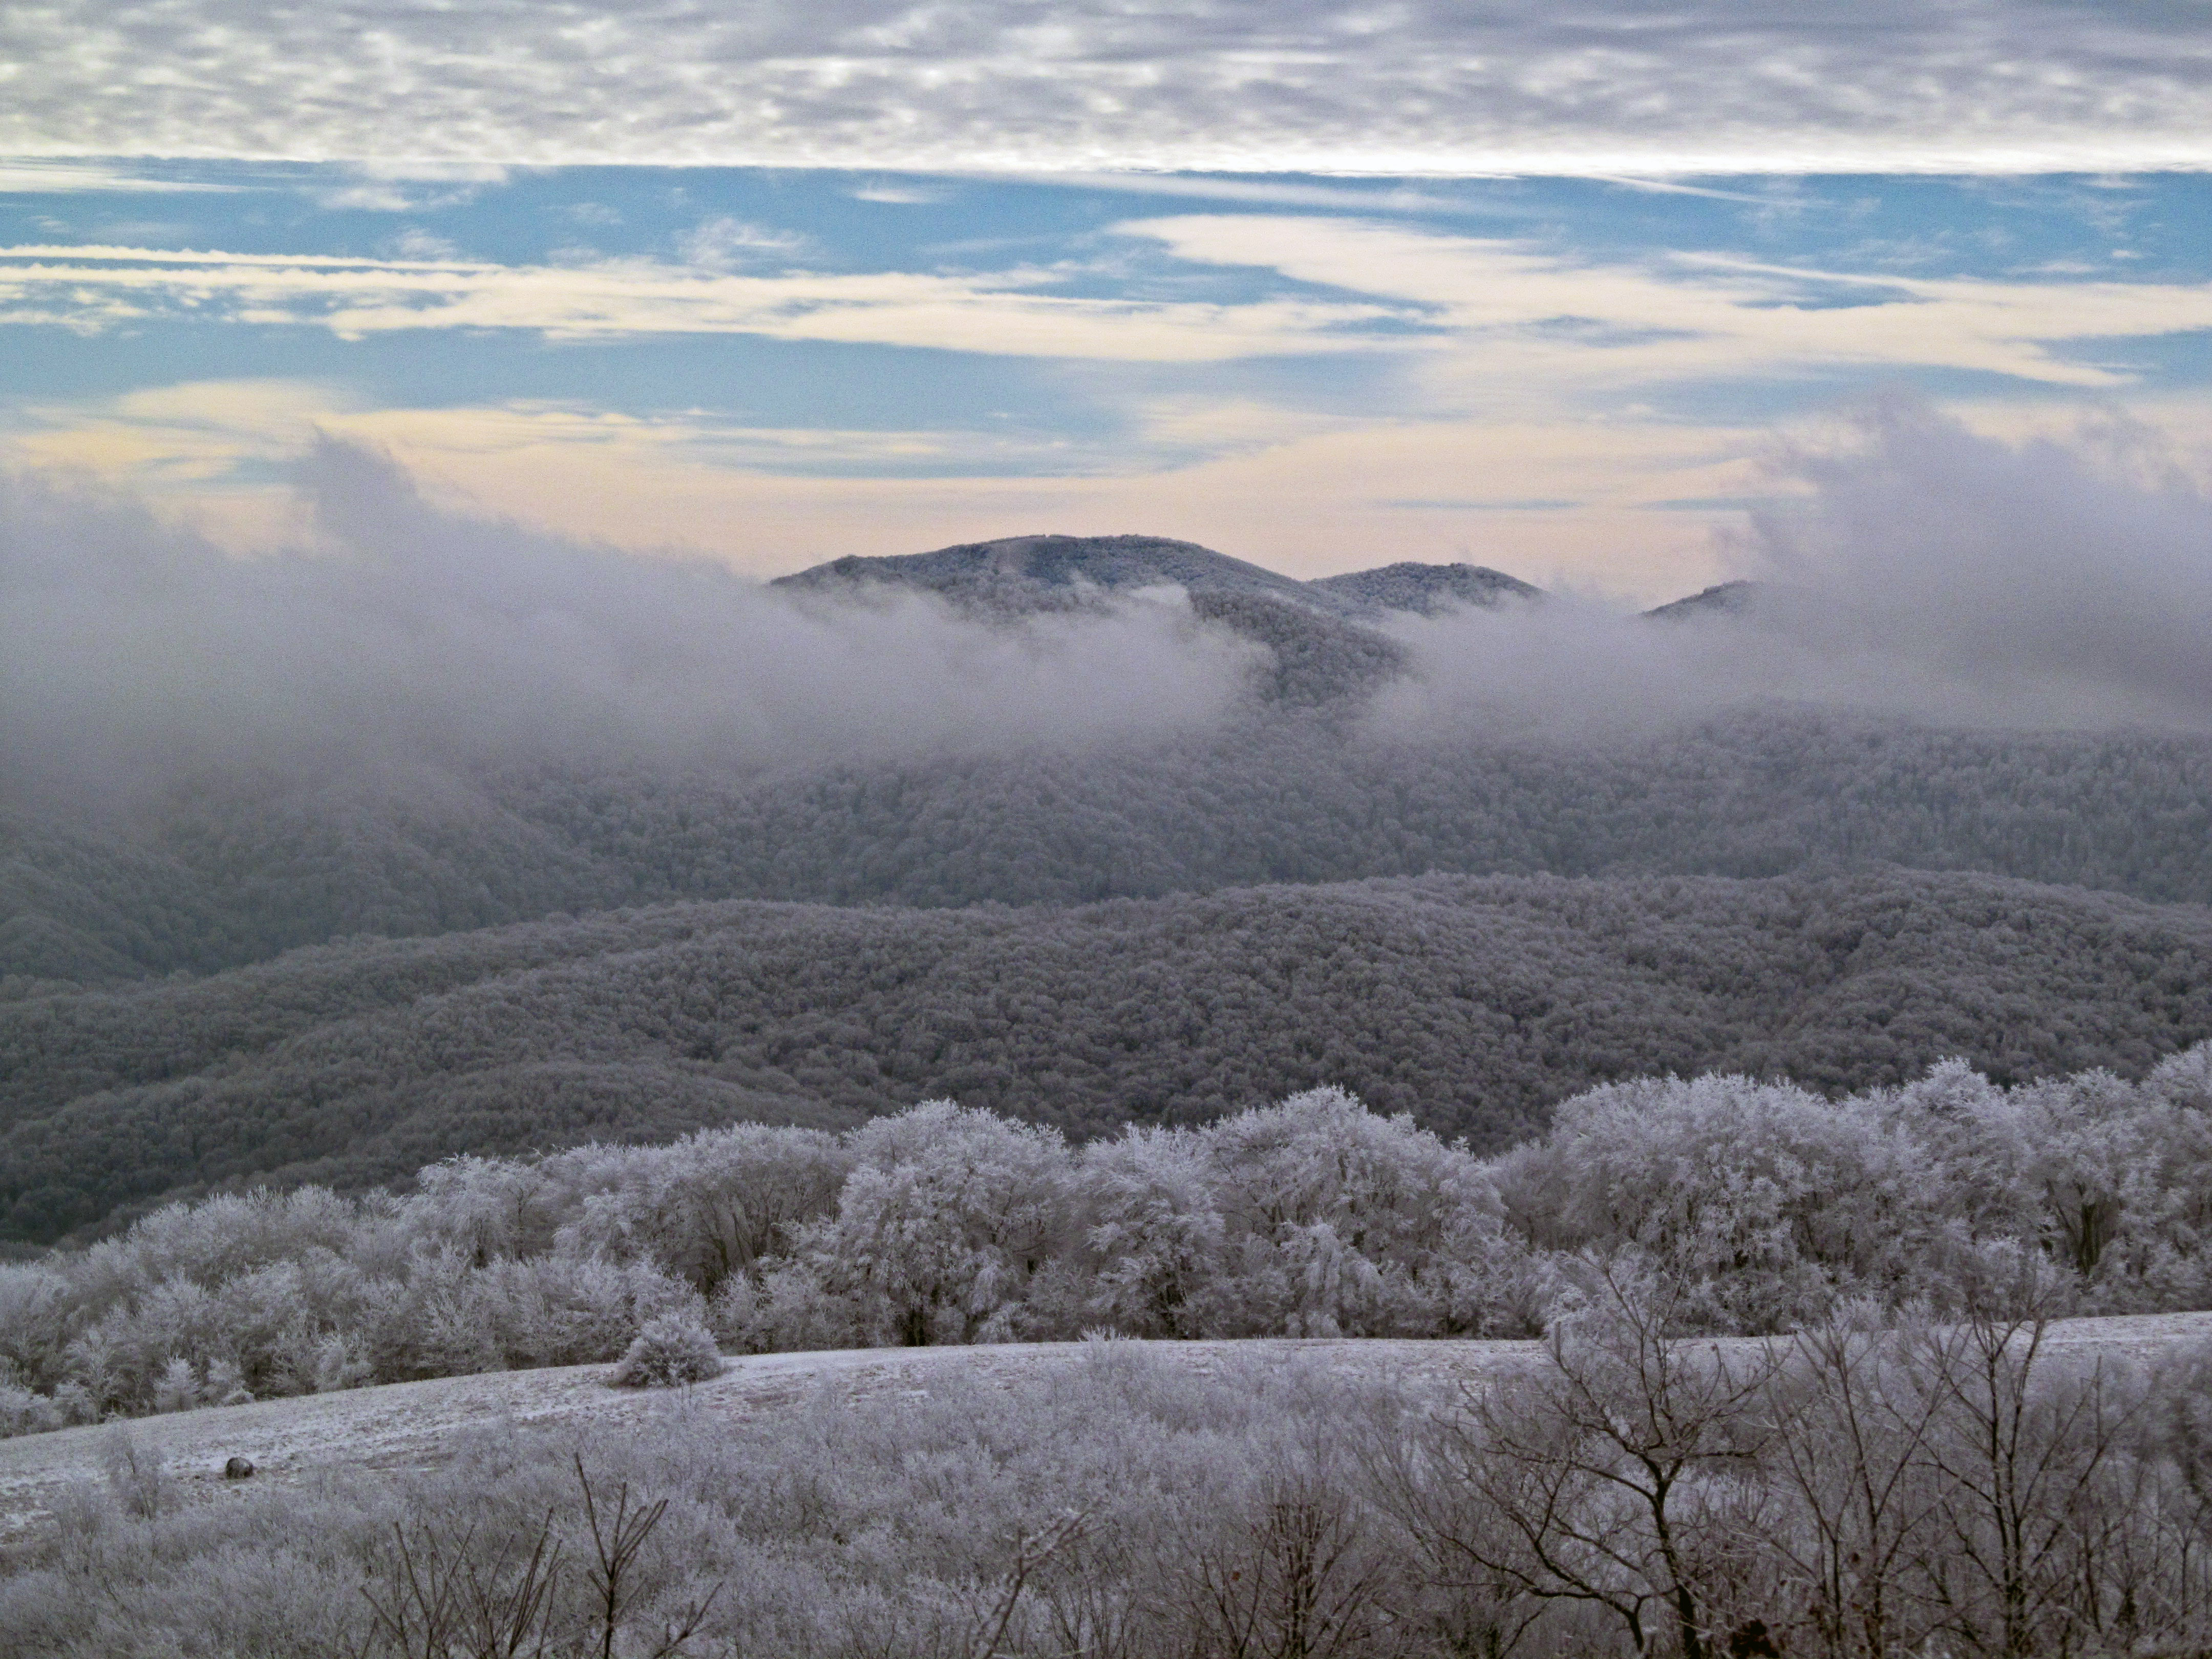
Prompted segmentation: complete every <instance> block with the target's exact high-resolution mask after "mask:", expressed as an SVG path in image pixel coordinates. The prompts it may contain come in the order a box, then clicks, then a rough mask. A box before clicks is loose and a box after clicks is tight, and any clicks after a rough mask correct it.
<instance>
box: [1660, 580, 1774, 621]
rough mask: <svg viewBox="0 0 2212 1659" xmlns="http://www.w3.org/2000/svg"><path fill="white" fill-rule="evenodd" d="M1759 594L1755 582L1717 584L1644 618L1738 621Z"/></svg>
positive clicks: (1676, 600)
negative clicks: (1736, 619)
mask: <svg viewBox="0 0 2212 1659" xmlns="http://www.w3.org/2000/svg"><path fill="white" fill-rule="evenodd" d="M1759 592H1760V587H1759V583H1757V582H1746V581H1735V582H1717V583H1716V584H1715V585H1714V586H1711V587H1708V588H1705V589H1703V590H1701V591H1700V592H1695V593H1692V594H1691V595H1690V596H1689V598H1687V599H1674V600H1671V601H1669V602H1668V603H1667V604H1665V605H1657V606H1655V607H1653V608H1652V609H1651V610H1650V611H1645V612H1644V616H1645V617H1648V618H1650V619H1651V620H1654V621H1657V622H1694V621H1696V620H1697V619H1698V618H1699V617H1740V616H1741V615H1742V614H1743V613H1744V612H1745V611H1748V610H1750V609H1751V607H1752V606H1753V604H1755V603H1756V602H1757V601H1758V599H1759Z"/></svg>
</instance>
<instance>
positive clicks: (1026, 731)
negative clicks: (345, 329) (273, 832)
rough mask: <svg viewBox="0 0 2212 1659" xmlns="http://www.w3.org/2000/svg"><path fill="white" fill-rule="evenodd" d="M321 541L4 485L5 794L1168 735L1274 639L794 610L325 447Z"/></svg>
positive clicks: (1143, 624) (311, 500) (1150, 599)
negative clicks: (225, 542) (260, 534)
mask: <svg viewBox="0 0 2212 1659" xmlns="http://www.w3.org/2000/svg"><path fill="white" fill-rule="evenodd" d="M297 488H298V492H299V497H300V502H301V507H302V509H303V511H302V514H301V517H302V520H303V521H304V522H306V523H307V524H310V525H311V526H312V531H311V533H308V534H307V535H304V536H303V537H302V538H301V541H302V545H301V546H300V547H299V548H297V549H295V550H290V551H287V552H284V553H281V554H277V555H272V556H262V557H254V558H241V557H237V556H229V555H227V554H225V553H223V552H222V551H220V550H216V548H214V547H212V546H210V544H207V543H206V542H204V540H202V539H200V538H197V537H195V536H193V535H191V534H190V533H187V532H181V531H178V530H175V529H172V528H169V527H167V526H164V525H162V524H161V523H160V522H159V521H157V520H155V518H154V517H153V516H152V515H151V514H149V513H148V512H147V511H146V510H145V509H144V508H143V507H142V506H139V505H137V504H136V503H134V502H132V501H130V500H128V499H126V498H123V497H119V496H114V495H98V494H94V493H92V492H89V491H88V490H87V489H82V488H68V487H63V486H58V485H57V484H55V483H52V482H50V481H47V480H43V479H40V478H39V477H32V476H25V475H17V476H15V477H9V478H4V479H0V617H4V624H0V630H4V631H3V634H0V637H3V638H4V643H0V788H4V790H5V791H6V793H7V795H8V797H9V799H11V800H12V801H13V802H15V804H17V805H21V804H23V803H25V802H29V801H57V800H59V801H67V802H70V803H83V802H85V801H87V800H88V799H90V800H94V801H105V802H111V803H112V802H115V801H118V800H129V799H144V798H145V796H146V795H147V793H148V792H149V790H154V789H158V788H161V787H167V786H169V785H173V784H176V783H179V782H193V781H201V780H204V779H208V778H213V777H232V778H235V777H238V776H240V775H261V776H267V777H282V778H285V779H289V780H292V781H300V780H302V779H309V780H313V779H330V778H337V777H341V776H350V777H354V778H356V779H358V778H360V777H362V776H367V775H386V776H390V775H404V774H406V773H409V772H410V771H420V770H421V769H433V770H443V769H448V768H454V767H461V766H467V765H471V764H479V763H488V762H489V763H501V762H528V761H541V760H549V759H550V760H556V761H564V762H573V763H594V762H604V761H611V760H619V761H622V762H624V763H640V764H647V765H653V764H665V765H671V766H690V765H714V766H723V767H728V766H736V767H745V766H755V765H777V764H793V763H823V764H828V763H838V762H848V761H866V760H873V759H881V758H888V757H909V758H910V757H917V756H927V755H929V754H931V753H937V752H945V753H957V752H963V751H972V750H978V749H993V750H1003V749H1007V748H1015V747H1019V746H1022V745H1024V744H1051V745H1054V746H1059V747H1066V746H1068V745H1071V744H1084V743H1087V742H1092V741H1097V740H1102V739H1127V738H1158V737H1164V736H1168V735H1170V734H1173V733H1176V732H1186V731H1189V730H1192V729H1195V728H1203V727H1206V726H1210V725H1212V723H1215V722H1217V721H1218V720H1220V719H1222V718H1223V716H1224V715H1225V713H1226V711H1227V710H1229V708H1231V706H1232V704H1233V703H1234V702H1235V701H1236V699H1237V696H1239V695H1240V693H1241V691H1242V689H1243V685H1244V683H1245V680H1246V678H1248V671H1249V667H1250V665H1251V664H1252V662H1253V660H1254V656H1255V648H1254V647H1251V646H1249V645H1248V644H1245V643H1243V642H1240V641H1236V640H1234V639H1232V638H1231V637H1229V636H1228V635H1224V634H1222V633H1221V632H1219V631H1218V630H1216V629H1207V628H1205V627H1202V626H1200V625H1199V624H1198V623H1196V622H1195V620H1194V618H1193V617H1192V616H1191V614H1190V611H1189V608H1188V605H1187V604H1185V603H1184V602H1183V601H1182V598H1181V596H1180V595H1179V594H1176V593H1167V594H1148V595H1143V596H1139V598H1137V599H1133V600H1131V601H1130V602H1127V603H1125V604H1123V605H1120V606H1118V607H1116V608H1115V609H1114V610H1113V611H1110V612H1109V613H1107V614H1102V615H1088V614H1086V615H1079V616H1048V617H1035V618H1030V619H1027V620H1025V621H1024V622H1022V623H1019V624H1017V625H1007V624H1004V623H1000V624H998V625H990V624H987V623H981V622H979V621H975V620H973V619H969V618H966V617H962V616H960V615H958V614H956V613H955V612H953V611H951V610H949V609H948V608H946V607H945V606H944V605H941V604H939V603H938V602H936V601H935V600H934V599H929V598H927V597H924V596H921V595H904V596H900V595H892V594H885V595H883V596H881V597H880V598H879V599H878V600H876V601H873V602H871V603H868V604H864V605H827V604H823V603H821V602H818V601H817V602H813V603H808V602H806V601H803V600H797V599H790V598H787V597H786V596H784V595H782V594H781V593H778V592H775V591H773V590H770V589H768V588H766V587H763V586H761V585H760V584H758V583H757V582H754V581H751V580H747V579H745V578H743V577H740V576H738V575H737V574H733V573H732V572H730V571H728V570H726V569H725V568H721V567H719V566H716V565H713V564H709V563H706V562H700V561H696V560H685V559H681V558H676V557H666V558H652V557H642V556H634V555H628V554H623V553H618V552H616V551H613V550H607V549H602V548H595V547H591V546H587V545H582V544H577V543H574V542H572V541H568V540H564V539H562V538H558V537H556V536H552V535H549V534H545V533H542V532H533V531H531V530H529V529H526V528H524V527H521V526H517V525H514V524H512V523H507V522H500V521H495V520H484V519H477V518H471V517H467V516H465V515H462V514H458V513H451V512H447V511H444V510H441V509H440V508H438V507H434V506H433V505H431V504H430V503H429V502H428V501H425V500H424V499H423V498H422V495H420V493H419V492H418V491H417V490H416V489H415V487H414V486H413V484H412V483H411V482H410V480H409V478H408V477H406V475H405V474H404V472H402V471H400V470H399V469H398V467H397V466H396V465H394V464H392V462H391V461H390V460H388V459H385V458H383V457H381V456H380V455H377V454H375V453H370V452H368V451H365V450H362V449H360V448H356V447H350V446H348V445H345V444H343V443H340V442H337V441H324V442H322V443H321V444H319V446H318V447H317V448H316V449H315V450H314V451H313V453H311V454H310V455H309V456H308V457H307V458H306V459H305V460H304V462H303V463H302V464H301V467H300V470H299V475H298V479H297Z"/></svg>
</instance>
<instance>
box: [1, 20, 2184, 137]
mask: <svg viewBox="0 0 2212 1659" xmlns="http://www.w3.org/2000/svg"><path fill="white" fill-rule="evenodd" d="M0 64H4V65H9V66H11V70H12V72H9V70H0V87H4V88H5V91H6V96H5V98H4V99H0V154H9V153H12V154H16V155H48V156H54V155H78V156H97V155H166V156H201V157H206V156H239V157H265V158H289V159H300V160H346V159H356V160H362V159H381V160H385V161H391V160H393V159H410V158H411V159H416V160H420V161H438V160H447V161H452V160H462V161H476V162H483V161H494V162H504V163H522V164H557V163H586V162H588V163H606V162H642V163H677V164H688V165H759V166H771V167H813V166H838V167H910V168H915V169H924V170H927V169H965V168H994V169H1004V170H1019V171H1030V172H1033V171H1036V170H1039V169H1048V170H1076V171H1081V170H1093V169H1099V168H1128V167H1139V168H1154V167H1160V168H1197V169H1218V170H1225V171H1250V172H1276V171H1295V172H1332V171H1337V172H1372V173H1398V174H1406V173H1461V174H1464V173H1485V172H1497V171H1504V172H1544V173H1581V174H1599V175H1602V174H1607V173H1725V172H1745V173H1765V172H1774V173H1804V172H1899V171H1906V172H1998V173H2034V172H2048V171H2054V170H2073V171H2107V170H2139V169H2149V168H2160V167H2192V168H2193V167H2205V166H2206V165H2208V163H2212V30H2208V28H2207V26H2206V19H2205V14H2204V10H2203V7H2202V6H2201V5H2199V4H2196V3H2192V0H2145V3H2136V4H2130V5H2127V6H2124V7H2122V6H2112V5H2108V4H2099V3H2095V0H1937V3H1930V0H1690V3H1686V4H1681V5H1675V6H1668V7H1665V8H1656V7H1646V6H1623V5H1620V4H1614V3H1596V0H1582V3H1566V4H1558V3H1549V0H1547V3H1541V4H1540V3H1537V0H1492V3H1487V4H1483V5H1480V6H1475V5H1468V4H1462V3H1455V0H1407V3H1398V4H1392V5H1387V6H1376V5H1372V4H1367V3H1347V0H1217V3H1212V4H1203V5H1194V6H1158V5H1155V4H1152V3H1148V0H1110V3H1095V0H1094V3H1089V4H1085V5H1080V6H1061V5H1053V6H1045V5H1041V4H1037V3H1036V0H978V3H975V4H970V5H963V6H958V7H948V6H942V5H935V4H918V3H902V0H823V3H812V4H807V5H803V6H802V5H799V4H796V3H791V0H777V3H767V4H755V5H744V6H728V5H716V4H711V3H708V0H655V3H652V4H647V3H643V0H576V3H568V4H561V5H546V4H542V3H538V0H483V3H475V4H471V5H469V6H466V7H462V8H453V7H438V8H428V7H415V6H400V5H396V4H392V3H388V0H333V3H331V4H327V5H319V6H313V7H295V6H280V5H277V4H275V3H273V0H181V3H169V0H120V3H117V0H27V3H24V4H21V5H17V6H11V7H9V9H7V10H6V12H5V13H4V14H0Z"/></svg>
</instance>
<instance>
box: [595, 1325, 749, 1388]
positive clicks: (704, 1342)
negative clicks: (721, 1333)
mask: <svg viewBox="0 0 2212 1659" xmlns="http://www.w3.org/2000/svg"><path fill="white" fill-rule="evenodd" d="M722 1368H723V1362H722V1351H721V1349H720V1348H719V1347H717V1346H714V1333H713V1332H711V1331H709V1330H708V1328H706V1327H705V1326H704V1325H702V1324H701V1323H700V1322H699V1321H698V1320H697V1319H696V1317H694V1316H691V1315H689V1314H675V1313H670V1314H661V1315H659V1316H657V1317H655V1318H653V1319H648V1320H647V1321H646V1322H645V1328H644V1329H643V1330H641V1331H640V1332H639V1333H638V1334H637V1340H635V1342H633V1343H631V1344H630V1345H629V1351H628V1352H625V1353H624V1354H623V1357H622V1358H621V1359H620V1360H619V1361H618V1362H617V1364H616V1365H615V1369H614V1374H613V1375H612V1376H610V1377H609V1378H608V1379H607V1381H608V1382H609V1383H612V1384H613V1385H614V1386H615V1387H617V1388H618V1389H673V1388H677V1387H679V1386H681V1385H682V1384H684V1383H704V1382H706V1381H707V1380H708V1378H710V1377H716V1376H720V1375H721V1374H722Z"/></svg>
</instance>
